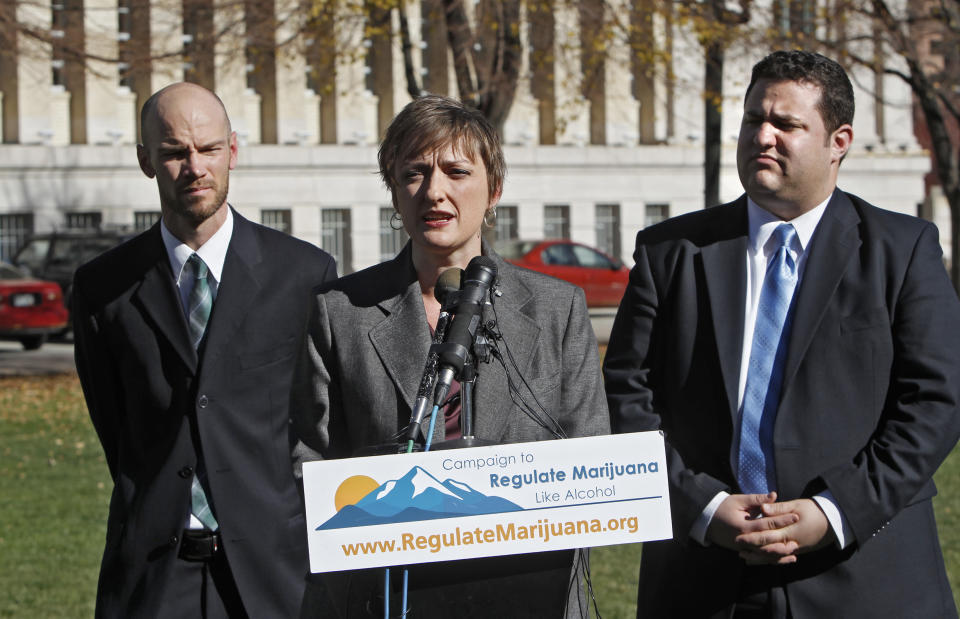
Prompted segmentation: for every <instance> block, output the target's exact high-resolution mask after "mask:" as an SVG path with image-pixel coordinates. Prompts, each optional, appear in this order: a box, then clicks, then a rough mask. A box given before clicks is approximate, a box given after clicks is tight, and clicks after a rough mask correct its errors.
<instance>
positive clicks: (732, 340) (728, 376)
mask: <svg viewBox="0 0 960 619" xmlns="http://www.w3.org/2000/svg"><path fill="white" fill-rule="evenodd" d="M714 208H726V209H730V210H731V212H730V213H728V214H727V215H726V216H724V217H723V218H721V219H719V220H718V221H715V222H713V223H714V224H715V225H716V224H719V225H720V226H721V228H720V229H718V230H716V231H715V233H714V232H711V234H712V236H713V238H714V239H716V240H715V241H713V242H711V243H709V244H706V245H704V246H703V247H702V248H701V254H702V256H703V271H704V275H705V279H706V286H707V294H708V296H709V299H710V311H711V317H712V319H713V332H714V334H715V336H716V340H717V353H718V355H719V361H720V371H721V373H722V375H723V385H724V388H725V391H726V393H727V400H728V405H729V409H730V416H731V418H732V419H733V420H734V422H735V421H736V419H737V394H738V392H739V384H740V357H741V356H742V355H743V312H744V302H745V300H746V298H747V244H748V241H749V230H748V225H747V198H746V196H741V198H740V199H739V200H737V201H736V202H734V203H732V204H731V205H729V206H720V207H714Z"/></svg>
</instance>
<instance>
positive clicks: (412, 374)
mask: <svg viewBox="0 0 960 619" xmlns="http://www.w3.org/2000/svg"><path fill="white" fill-rule="evenodd" d="M398 284H399V285H400V286H403V285H404V284H406V286H405V287H402V288H400V289H398V290H396V291H395V292H394V294H392V295H390V296H389V297H387V298H385V299H384V300H382V301H380V302H378V303H377V306H378V307H379V308H380V309H381V311H383V312H384V314H385V316H384V318H383V320H382V321H380V322H378V323H377V324H375V325H374V326H373V327H372V328H371V329H370V331H369V333H368V337H369V338H370V343H371V344H372V345H373V348H374V350H376V351H377V355H379V357H380V362H381V363H382V364H383V369H384V371H385V372H386V375H387V376H388V377H389V378H390V380H391V381H392V382H393V384H394V386H395V387H396V389H397V391H398V392H399V393H400V394H401V395H402V398H403V401H404V402H405V403H406V404H407V407H408V408H409V409H410V410H411V411H412V410H413V405H414V403H415V402H416V399H417V390H418V388H419V387H420V378H421V377H422V375H423V367H424V364H425V362H426V360H427V353H428V352H429V347H430V329H429V327H428V326H427V313H426V311H425V310H424V309H423V299H422V297H421V293H420V283H419V281H418V280H417V277H416V274H415V273H414V272H413V262H412V260H411V258H410V244H409V243H408V244H407V246H406V247H405V248H404V249H403V251H401V252H400V253H399V254H398V255H397V257H396V258H394V259H393V260H392V261H391V262H390V263H388V265H387V268H386V270H385V273H384V281H383V285H384V286H398ZM381 412H382V414H389V415H391V419H389V420H386V421H387V423H388V424H389V423H394V420H393V419H392V416H393V414H394V411H392V410H391V411H385V410H384V411H381ZM378 414H379V413H378ZM437 425H438V426H440V428H439V430H440V431H441V432H442V430H443V424H442V423H438V424H437ZM435 436H436V435H435Z"/></svg>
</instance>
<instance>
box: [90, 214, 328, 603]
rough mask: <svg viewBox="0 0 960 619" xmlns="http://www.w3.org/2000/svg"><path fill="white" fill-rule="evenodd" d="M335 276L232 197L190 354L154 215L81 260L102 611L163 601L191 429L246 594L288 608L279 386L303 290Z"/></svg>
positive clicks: (293, 526)
mask: <svg viewBox="0 0 960 619" xmlns="http://www.w3.org/2000/svg"><path fill="white" fill-rule="evenodd" d="M335 277H336V267H335V264H334V261H333V259H332V258H331V257H330V256H329V255H327V254H326V253H325V252H323V251H321V250H319V249H317V248H316V247H314V246H312V245H309V244H308V243H304V242H302V241H298V240H296V239H294V238H292V237H290V236H287V235H285V234H282V233H280V232H276V231H274V230H271V229H269V228H265V227H263V226H260V225H257V224H253V223H251V222H249V221H247V220H246V219H244V218H243V217H241V216H240V215H239V214H237V213H234V229H233V236H232V238H231V240H230V246H229V249H228V251H227V256H226V260H225V262H224V268H223V274H222V278H221V282H220V284H219V288H218V292H217V298H216V301H215V303H214V306H213V312H212V314H211V317H210V321H209V323H208V328H207V335H206V343H205V345H204V346H203V348H202V349H201V353H202V356H201V357H200V358H198V357H197V353H196V352H195V351H194V349H193V347H192V346H191V344H190V342H189V339H188V337H187V328H186V321H185V319H184V315H183V309H182V307H181V304H180V297H179V296H178V292H177V289H176V285H175V282H174V277H173V275H172V273H171V270H170V264H169V260H168V258H167V253H166V250H165V248H164V245H163V241H162V239H161V237H160V227H159V224H157V225H155V226H154V227H153V228H151V229H150V230H148V231H147V232H145V233H143V234H141V235H139V236H137V237H136V238H134V239H132V240H131V241H129V242H127V243H125V244H123V245H121V246H119V247H117V248H116V249H114V250H112V251H110V252H108V253H106V254H104V255H103V256H101V257H99V258H97V259H95V260H93V261H92V262H90V263H88V264H86V265H84V266H83V267H81V268H80V269H79V270H78V271H77V274H76V278H75V284H74V294H73V298H74V308H73V311H74V313H73V316H74V329H75V338H76V361H77V370H78V373H79V375H80V381H81V384H82V385H83V391H84V395H85V396H86V400H87V406H88V408H89V410H90V416H91V418H92V420H93V424H94V426H95V427H96V430H97V434H98V435H99V437H100V441H101V443H102V444H103V449H104V453H105V455H106V460H107V465H108V466H109V468H110V474H111V476H112V477H113V481H114V490H113V496H112V498H111V500H110V514H109V518H108V521H107V539H106V548H105V549H104V553H103V563H102V566H101V571H100V582H99V586H98V589H97V615H98V616H103V617H151V616H154V615H155V614H156V613H157V612H158V610H157V609H158V608H159V600H162V599H163V597H164V595H165V591H168V590H169V589H170V588H171V587H172V585H171V583H170V579H171V574H172V573H173V571H172V568H173V567H174V562H176V561H179V559H177V544H178V536H179V535H180V533H181V531H182V530H183V527H184V524H185V523H186V519H187V515H188V514H189V512H190V486H191V481H192V477H193V475H192V473H193V470H194V469H195V468H196V465H197V459H198V454H199V453H200V446H201V445H202V450H203V456H202V457H203V459H204V463H205V465H206V471H207V474H208V479H209V487H210V491H211V492H210V493H209V494H210V496H209V498H210V500H211V502H212V503H213V506H214V510H215V513H216V516H217V519H218V520H219V522H220V530H221V534H222V537H223V546H224V549H225V552H226V555H227V557H228V560H229V563H230V566H231V569H232V571H233V575H234V579H235V581H236V583H237V586H238V588H239V591H240V595H241V597H242V599H243V603H244V606H245V607H246V609H247V611H248V613H249V614H250V616H251V617H285V616H286V617H290V616H295V615H296V613H297V612H298V610H299V606H300V601H301V597H302V592H303V587H304V577H305V574H306V573H307V561H306V548H305V539H304V532H305V524H304V516H303V508H302V504H301V498H300V496H299V493H298V490H297V486H296V483H295V479H294V476H293V473H292V468H291V449H292V444H293V441H292V439H291V436H290V429H289V428H290V424H289V418H290V416H289V412H288V407H289V392H290V385H291V378H292V375H293V363H294V360H295V358H296V352H297V351H298V350H299V347H300V343H301V341H302V334H303V329H304V326H305V324H306V319H307V315H308V312H309V309H308V308H309V304H308V302H309V299H310V293H311V290H312V289H313V288H314V287H315V286H316V285H319V284H320V283H322V282H324V281H326V280H328V279H332V278H335ZM198 441H199V442H198ZM198 584H199V583H198Z"/></svg>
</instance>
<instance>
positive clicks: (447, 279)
mask: <svg viewBox="0 0 960 619" xmlns="http://www.w3.org/2000/svg"><path fill="white" fill-rule="evenodd" d="M462 279H463V269H458V268H456V267H454V268H452V269H447V270H446V271H444V272H443V273H441V274H440V277H439V278H438V279H437V285H436V286H434V287H433V296H434V297H436V299H437V301H439V302H440V305H444V304H445V303H446V300H447V296H448V295H449V294H450V293H452V292H456V291H458V290H460V284H461V281H462Z"/></svg>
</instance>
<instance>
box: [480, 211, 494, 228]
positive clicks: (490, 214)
mask: <svg viewBox="0 0 960 619" xmlns="http://www.w3.org/2000/svg"><path fill="white" fill-rule="evenodd" d="M483 224H484V225H485V226H486V227H488V228H493V227H496V225H497V207H493V208H491V209H487V211H486V212H485V213H484V214H483Z"/></svg>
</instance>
